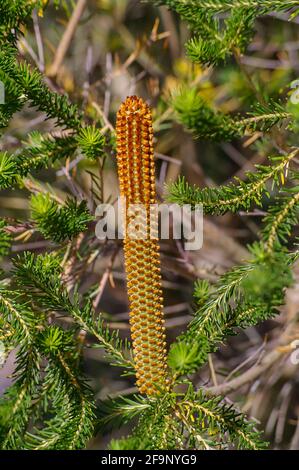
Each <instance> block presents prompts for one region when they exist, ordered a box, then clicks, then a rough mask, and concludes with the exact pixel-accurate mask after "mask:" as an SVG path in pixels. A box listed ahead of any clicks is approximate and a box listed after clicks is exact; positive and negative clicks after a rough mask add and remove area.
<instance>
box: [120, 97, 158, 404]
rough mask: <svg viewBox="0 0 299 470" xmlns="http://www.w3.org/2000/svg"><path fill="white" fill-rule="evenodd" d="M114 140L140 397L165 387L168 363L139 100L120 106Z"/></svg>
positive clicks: (147, 130)
mask: <svg viewBox="0 0 299 470" xmlns="http://www.w3.org/2000/svg"><path fill="white" fill-rule="evenodd" d="M116 134H117V166H118V177H119V185H120V193H121V196H123V197H124V198H125V206H126V207H125V209H126V210H125V214H124V229H125V238H124V251H125V265H126V273H127V286H128V296H129V304H130V324H131V336H132V340H133V351H134V359H135V365H136V377H137V381H136V383H137V386H138V388H139V390H140V392H141V393H145V394H147V395H154V394H156V393H158V389H161V388H163V387H165V384H166V368H167V363H166V341H165V327H164V316H163V297H162V289H161V272H160V254H159V244H158V238H157V237H153V229H152V228H153V224H150V222H151V215H153V211H151V209H150V208H151V204H155V203H156V190H155V163H154V153H153V128H152V115H151V111H150V109H149V107H148V105H147V104H146V103H145V102H144V101H143V100H142V99H141V98H138V97H136V96H131V97H128V98H127V99H126V101H125V102H124V103H123V104H122V105H121V106H120V109H119V111H118V114H117V124H116ZM136 205H139V207H140V212H139V213H141V215H140V216H139V218H138V222H139V235H138V237H136V238H135V237H134V233H131V229H130V230H129V226H130V224H131V222H132V217H131V216H130V213H132V209H133V212H134V209H136ZM135 215H136V212H135ZM141 234H142V235H143V236H142V239H141ZM156 385H158V388H157V387H156Z"/></svg>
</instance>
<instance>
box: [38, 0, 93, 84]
mask: <svg viewBox="0 0 299 470" xmlns="http://www.w3.org/2000/svg"><path fill="white" fill-rule="evenodd" d="M86 3H87V0H78V3H77V5H76V6H75V8H74V11H73V13H72V16H71V18H70V20H69V22H68V25H67V28H66V30H65V31H64V33H63V36H62V38H61V41H60V43H59V45H58V47H57V50H56V54H55V57H54V60H53V62H52V64H51V66H50V68H49V70H48V73H47V75H48V76H49V77H56V75H57V73H58V70H59V68H60V66H61V64H62V62H63V60H64V57H65V55H66V53H67V50H68V48H69V46H70V43H71V40H72V38H73V36H74V34H75V31H76V28H77V26H78V23H79V21H80V18H81V16H82V14H83V11H84V9H85V7H86Z"/></svg>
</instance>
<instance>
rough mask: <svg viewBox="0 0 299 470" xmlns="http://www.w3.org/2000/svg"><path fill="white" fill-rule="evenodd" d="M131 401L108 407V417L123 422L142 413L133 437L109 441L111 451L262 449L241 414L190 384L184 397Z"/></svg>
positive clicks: (173, 394) (220, 399)
mask: <svg viewBox="0 0 299 470" xmlns="http://www.w3.org/2000/svg"><path fill="white" fill-rule="evenodd" d="M135 400H136V397H135ZM135 400H131V399H130V400H127V401H126V402H125V403H124V401H123V399H118V400H115V401H114V403H111V402H110V403H109V405H108V407H110V413H111V414H110V417H112V416H114V415H115V412H117V413H122V417H123V418H122V419H123V420H124V421H125V420H126V419H127V418H128V417H129V416H130V415H131V413H132V414H133V415H135V414H136V412H139V413H142V414H141V417H140V421H139V424H138V425H137V427H136V428H135V430H134V432H133V434H132V435H131V436H129V437H127V438H125V439H120V440H118V441H115V440H114V441H112V443H111V449H114V450H127V449H132V448H134V449H146V450H156V449H165V448H166V449H186V447H187V448H192V449H212V448H218V447H219V448H222V449H223V448H230V447H232V446H235V448H237V449H254V450H257V449H262V448H264V447H265V443H264V442H263V441H262V440H261V438H260V434H259V433H258V432H257V431H256V430H255V429H254V426H253V424H252V423H249V422H247V420H246V418H245V417H244V415H242V414H241V413H239V412H237V411H236V410H234V408H233V407H232V406H231V405H227V404H225V403H224V402H223V400H222V398H221V397H208V396H206V395H205V393H204V392H203V391H202V390H199V391H195V390H194V388H193V387H192V385H191V384H189V385H188V390H187V392H186V393H185V394H183V393H176V394H175V393H172V394H165V395H164V396H163V397H161V398H158V399H151V400H149V399H147V406H146V404H145V403H143V407H140V399H139V400H138V401H135ZM124 405H125V406H124ZM138 405H139V406H138ZM130 408H131V410H130ZM108 409H109V408H108ZM107 411H108V410H107ZM106 419H107V418H106Z"/></svg>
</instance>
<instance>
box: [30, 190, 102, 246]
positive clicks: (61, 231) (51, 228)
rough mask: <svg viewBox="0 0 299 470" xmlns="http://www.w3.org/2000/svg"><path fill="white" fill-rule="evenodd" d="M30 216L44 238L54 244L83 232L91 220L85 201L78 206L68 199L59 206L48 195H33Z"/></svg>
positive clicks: (75, 202) (74, 201)
mask: <svg viewBox="0 0 299 470" xmlns="http://www.w3.org/2000/svg"><path fill="white" fill-rule="evenodd" d="M30 206H31V216H32V219H33V220H34V221H35V222H36V224H37V226H38V229H39V230H40V231H41V232H42V234H43V235H44V237H45V238H50V239H51V240H54V241H55V242H61V241H63V240H66V239H71V238H73V237H75V236H77V235H79V233H81V232H84V231H85V230H86V228H87V224H88V222H90V221H91V220H92V219H93V218H92V217H91V214H90V213H89V211H88V209H87V205H86V201H81V202H80V203H79V204H78V203H77V201H76V200H71V199H68V200H66V202H65V204H64V205H59V204H58V203H57V202H56V201H54V200H53V199H52V198H51V195H50V194H49V193H46V194H43V193H39V194H35V195H34V196H32V197H31V201H30Z"/></svg>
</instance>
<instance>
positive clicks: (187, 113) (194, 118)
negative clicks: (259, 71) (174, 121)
mask: <svg viewBox="0 0 299 470" xmlns="http://www.w3.org/2000/svg"><path fill="white" fill-rule="evenodd" d="M172 105H173V107H174V109H175V111H176V113H177V118H178V120H179V122H181V123H182V124H183V125H184V126H185V128H186V129H187V130H189V131H190V132H192V134H193V135H194V136H195V137H196V138H198V139H199V138H200V139H203V140H213V141H216V142H218V141H229V140H232V139H235V138H237V137H241V136H243V135H244V134H248V135H250V134H253V133H254V132H256V131H261V132H269V131H270V130H271V129H272V128H273V127H274V126H276V125H278V124H281V125H282V124H283V122H284V120H286V119H288V118H290V116H291V114H290V113H289V112H288V111H287V110H285V109H284V107H283V106H282V105H281V104H280V103H275V102H273V101H269V102H268V103H267V104H261V103H258V104H257V105H256V106H255V107H254V108H253V109H252V111H251V112H250V113H248V114H247V116H245V117H243V116H237V117H232V116H230V115H227V114H223V113H222V112H220V111H215V110H214V109H213V108H212V107H211V106H210V105H209V104H208V103H207V102H206V101H205V100H204V99H203V98H202V97H201V96H200V94H199V93H198V92H197V90H196V89H195V88H183V89H181V90H179V91H178V92H177V93H176V94H174V96H173V99H172Z"/></svg>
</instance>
